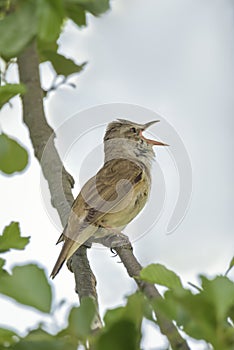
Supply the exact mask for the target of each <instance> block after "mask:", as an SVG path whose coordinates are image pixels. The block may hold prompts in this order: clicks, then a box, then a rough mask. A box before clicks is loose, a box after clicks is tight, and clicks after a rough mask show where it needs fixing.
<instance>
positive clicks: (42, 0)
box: [36, 0, 65, 42]
mask: <svg viewBox="0 0 234 350" xmlns="http://www.w3.org/2000/svg"><path fill="white" fill-rule="evenodd" d="M36 6H37V15H38V37H39V39H40V40H42V41H45V42H54V41H56V40H57V39H58V37H59V34H60V32H61V28H62V23H63V17H64V15H65V13H64V9H63V3H62V0H37V2H36Z"/></svg>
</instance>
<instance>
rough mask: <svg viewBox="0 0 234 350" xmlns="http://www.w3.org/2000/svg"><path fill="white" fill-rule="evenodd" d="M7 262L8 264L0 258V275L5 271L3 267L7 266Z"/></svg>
mask: <svg viewBox="0 0 234 350" xmlns="http://www.w3.org/2000/svg"><path fill="white" fill-rule="evenodd" d="M5 262H6V260H5V259H2V258H0V273H1V271H2V270H3V266H4V265H5Z"/></svg>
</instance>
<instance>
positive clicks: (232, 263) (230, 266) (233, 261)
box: [225, 257, 234, 275]
mask: <svg viewBox="0 0 234 350" xmlns="http://www.w3.org/2000/svg"><path fill="white" fill-rule="evenodd" d="M233 266H234V257H233V258H232V260H231V261H230V264H229V267H228V269H227V271H226V272H225V275H227V274H228V272H229V271H230V270H231V269H232V268H233Z"/></svg>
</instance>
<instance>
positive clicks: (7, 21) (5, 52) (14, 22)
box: [0, 1, 37, 60]
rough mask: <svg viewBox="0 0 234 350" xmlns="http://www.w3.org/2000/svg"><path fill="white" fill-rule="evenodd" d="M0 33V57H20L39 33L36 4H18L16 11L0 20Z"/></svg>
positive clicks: (25, 2) (21, 2)
mask: <svg viewBox="0 0 234 350" xmlns="http://www.w3.org/2000/svg"><path fill="white" fill-rule="evenodd" d="M0 33H1V36H0V56H2V57H3V58H4V59H6V60H8V59H10V58H12V57H16V56H18V55H19V54H20V53H21V52H22V50H23V49H24V48H25V47H26V46H27V45H28V44H29V42H30V41H31V40H32V39H33V38H34V37H35V36H36V33H37V18H36V11H35V2H34V1H20V2H17V6H16V11H15V12H13V13H11V14H9V15H7V16H5V17H4V18H3V19H2V20H0Z"/></svg>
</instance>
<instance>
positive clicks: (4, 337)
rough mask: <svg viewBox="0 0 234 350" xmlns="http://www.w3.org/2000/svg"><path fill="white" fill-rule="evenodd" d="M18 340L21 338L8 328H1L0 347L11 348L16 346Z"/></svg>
mask: <svg viewBox="0 0 234 350" xmlns="http://www.w3.org/2000/svg"><path fill="white" fill-rule="evenodd" d="M18 340H19V336H18V335H17V334H16V333H15V332H14V331H12V330H10V329H6V328H0V345H2V346H3V348H4V346H5V345H6V344H8V346H9V345H12V344H15V343H16V342H17V341H18ZM1 349H2V348H1ZM4 349H5V348H4ZM6 349H7V348H6Z"/></svg>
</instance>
